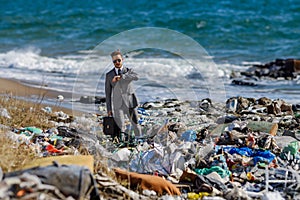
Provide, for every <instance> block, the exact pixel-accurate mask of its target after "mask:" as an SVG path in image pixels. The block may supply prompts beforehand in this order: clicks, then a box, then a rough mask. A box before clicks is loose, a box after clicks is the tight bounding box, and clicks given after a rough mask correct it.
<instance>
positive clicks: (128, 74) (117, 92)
mask: <svg viewBox="0 0 300 200" xmlns="http://www.w3.org/2000/svg"><path fill="white" fill-rule="evenodd" d="M111 58H112V61H113V63H114V66H115V67H114V68H113V69H112V70H110V71H109V72H108V73H107V74H106V78H105V95H106V107H107V114H108V116H113V117H114V119H115V121H116V123H117V125H118V126H119V128H120V129H121V131H122V132H124V131H125V119H124V117H125V115H126V116H127V117H128V118H129V120H130V122H131V125H132V127H133V130H134V133H135V135H136V136H140V135H141V128H140V126H139V125H138V115H137V111H136V107H137V106H138V101H137V98H136V95H135V93H134V88H133V84H132V81H136V80H138V76H137V73H135V72H134V71H133V70H132V69H130V68H127V67H125V66H123V55H122V53H121V52H120V51H114V52H112V53H111Z"/></svg>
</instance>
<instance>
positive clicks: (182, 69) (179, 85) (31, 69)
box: [0, 48, 297, 101]
mask: <svg viewBox="0 0 300 200" xmlns="http://www.w3.org/2000/svg"><path fill="white" fill-rule="evenodd" d="M124 62H125V65H126V66H128V67H131V68H133V69H134V70H135V71H136V72H137V73H138V74H139V77H140V79H139V80H138V81H137V82H135V86H136V90H137V92H138V93H139V97H140V99H141V100H142V101H147V100H153V99H164V98H180V99H191V100H193V99H196V100H197V99H199V98H205V97H210V96H212V95H214V94H222V95H223V97H222V98H224V96H225V95H226V93H227V96H228V95H230V96H237V95H240V96H242V95H243V93H244V92H246V94H247V95H248V96H257V95H259V94H257V91H260V90H263V91H264V92H261V93H262V94H261V96H263V93H266V94H267V93H271V92H270V91H274V90H275V89H276V88H279V90H277V91H280V89H281V90H284V92H282V93H283V94H284V95H283V97H284V98H286V97H287V96H286V90H288V89H289V88H290V87H292V88H293V87H294V85H295V84H296V85H297V83H296V82H295V81H294V82H295V83H291V82H287V81H283V82H276V84H275V85H276V87H275V88H274V87H272V85H271V86H269V85H268V84H269V83H268V82H264V81H263V82H261V86H260V87H259V88H256V89H255V88H243V87H237V86H232V85H230V80H229V76H230V73H231V72H232V70H234V71H241V70H244V69H245V66H238V65H232V64H228V63H225V64H224V63H223V64H218V65H215V64H214V63H209V62H206V61H201V60H193V61H191V60H184V59H182V58H149V57H146V58H140V57H135V55H133V54H131V55H130V56H129V57H127V58H125V61H124ZM191 62H192V63H191ZM244 64H245V63H244ZM248 64H249V63H248ZM213 65H215V66H213ZM0 68H1V74H0V76H1V77H3V78H14V79H17V80H22V81H26V82H27V83H32V84H35V85H38V86H40V85H47V87H48V88H53V89H56V90H62V91H74V92H76V93H78V94H79V95H99V96H104V80H105V74H106V73H107V72H108V71H109V70H110V69H112V68H113V65H112V63H111V60H110V57H109V55H108V56H98V55H97V54H96V53H95V52H93V51H84V52H83V51H82V52H80V53H79V54H76V55H63V56H59V57H47V56H44V55H42V54H41V51H40V50H39V49H35V48H27V49H20V50H12V51H9V52H5V53H0ZM224 84H225V87H224ZM265 84H267V85H265ZM291 84H292V86H291ZM252 93H253V94H252ZM291 94H292V93H291ZM292 95H293V94H292ZM279 96H280V94H279ZM271 98H272V97H271ZM293 98H294V97H290V99H293Z"/></svg>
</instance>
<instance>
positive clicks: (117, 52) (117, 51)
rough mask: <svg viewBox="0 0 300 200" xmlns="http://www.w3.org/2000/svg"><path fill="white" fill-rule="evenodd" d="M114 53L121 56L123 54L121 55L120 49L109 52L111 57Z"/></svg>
mask: <svg viewBox="0 0 300 200" xmlns="http://www.w3.org/2000/svg"><path fill="white" fill-rule="evenodd" d="M116 55H120V56H122V57H123V55H122V53H121V51H120V50H119V49H118V50H116V51H113V52H112V53H111V54H110V56H111V57H114V56H116Z"/></svg>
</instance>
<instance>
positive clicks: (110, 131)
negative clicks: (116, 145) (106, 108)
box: [103, 117, 121, 138]
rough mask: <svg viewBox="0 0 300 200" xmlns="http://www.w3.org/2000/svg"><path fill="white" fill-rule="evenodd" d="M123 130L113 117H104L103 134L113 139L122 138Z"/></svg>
mask: <svg viewBox="0 0 300 200" xmlns="http://www.w3.org/2000/svg"><path fill="white" fill-rule="evenodd" d="M120 132H121V129H120V128H119V126H118V125H117V123H116V122H115V120H114V118H113V117H103V133H104V134H105V135H110V136H111V137H112V138H115V137H119V136H120Z"/></svg>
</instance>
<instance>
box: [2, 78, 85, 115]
mask: <svg viewBox="0 0 300 200" xmlns="http://www.w3.org/2000/svg"><path fill="white" fill-rule="evenodd" d="M0 95H10V96H13V97H23V98H24V99H25V100H28V101H33V102H34V101H37V100H41V99H52V100H53V102H55V101H56V99H57V96H58V95H63V96H64V98H65V99H66V98H69V99H71V98H72V93H69V92H61V91H56V90H52V89H48V88H47V87H45V86H38V85H37V86H36V87H33V86H29V85H26V84H25V83H22V82H20V81H18V80H14V79H4V78H0ZM42 103H43V102H42ZM44 104H46V105H47V103H45V102H44ZM51 107H55V106H53V105H51ZM56 107H57V106H56ZM57 109H59V110H62V111H63V112H65V113H67V114H80V113H82V112H77V111H76V112H74V111H73V110H72V109H70V108H66V107H64V106H63V105H61V106H59V107H57V108H56V110H57Z"/></svg>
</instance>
